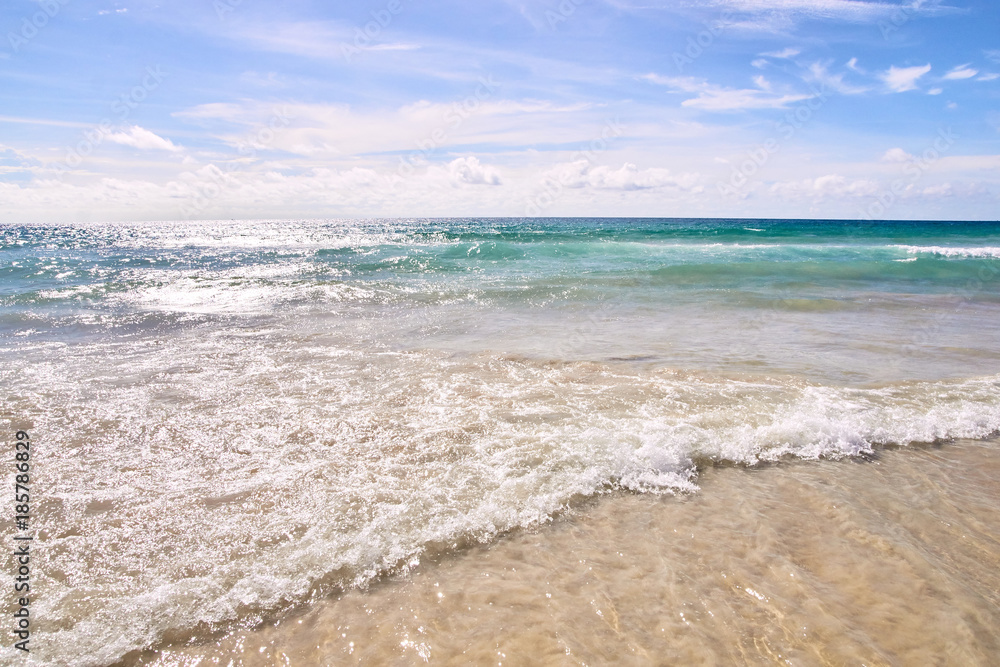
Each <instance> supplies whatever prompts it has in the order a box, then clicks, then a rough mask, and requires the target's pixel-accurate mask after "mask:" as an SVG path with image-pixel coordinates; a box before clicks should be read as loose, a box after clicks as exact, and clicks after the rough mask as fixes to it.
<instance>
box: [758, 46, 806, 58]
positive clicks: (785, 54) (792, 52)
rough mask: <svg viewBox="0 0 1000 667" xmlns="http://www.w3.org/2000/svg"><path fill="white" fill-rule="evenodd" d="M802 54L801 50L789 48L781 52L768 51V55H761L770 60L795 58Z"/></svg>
mask: <svg viewBox="0 0 1000 667" xmlns="http://www.w3.org/2000/svg"><path fill="white" fill-rule="evenodd" d="M800 53H802V51H801V50H799V49H795V48H792V47H788V48H785V49H782V50H781V51H768V52H767V53H762V54H760V55H762V56H767V57H769V58H794V57H795V56H797V55H799V54H800Z"/></svg>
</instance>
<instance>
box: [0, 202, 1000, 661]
mask: <svg viewBox="0 0 1000 667" xmlns="http://www.w3.org/2000/svg"><path fill="white" fill-rule="evenodd" d="M998 288H1000V224H998V223H990V222H968V223H965V222H867V221H814V220H674V219H670V220H664V219H532V220H523V219H449V220H361V221H359V220H350V221H349V220H329V221H264V222H261V221H216V222H164V223H135V224H106V225H72V226H3V227H0V341H2V342H0V355H2V356H0V396H3V406H2V413H0V421H2V423H3V424H4V425H5V426H4V428H5V429H6V431H7V432H8V435H9V436H10V437H9V438H7V439H8V440H11V439H12V438H13V432H14V430H15V429H26V430H28V431H30V434H31V439H32V446H33V448H34V451H33V453H32V457H33V458H32V465H33V469H32V471H33V486H34V490H33V512H34V516H33V517H32V522H33V525H32V528H33V529H34V530H35V531H36V533H35V541H34V543H33V549H34V554H35V558H36V559H37V560H35V561H34V562H33V575H32V576H33V582H32V591H33V593H34V595H35V598H34V599H33V601H32V613H33V614H34V615H35V618H36V619H40V620H38V622H37V624H36V625H35V626H34V627H35V630H34V632H33V635H32V642H33V645H34V647H35V649H34V650H33V652H32V655H33V656H34V657H35V659H36V660H37V661H39V663H42V664H65V663H69V664H80V665H98V664H107V663H110V662H114V661H116V660H119V659H122V658H123V657H125V656H128V655H134V654H135V652H137V651H140V650H142V649H146V648H150V647H153V648H155V647H158V646H164V645H168V644H170V643H171V642H184V641H187V640H189V639H192V638H195V639H197V638H198V637H207V636H214V635H215V634H217V633H220V632H221V633H225V632H226V631H227V630H229V629H232V628H236V627H247V626H252V625H254V624H255V623H258V622H260V621H261V620H262V619H272V618H276V617H277V618H280V617H281V615H282V614H284V613H288V612H289V611H290V610H296V609H302V608H303V605H308V603H309V601H310V600H315V599H318V598H321V597H323V596H325V595H328V594H329V593H330V592H331V591H344V590H357V589H361V588H364V587H365V586H367V585H369V584H370V583H371V582H373V581H376V580H379V579H380V578H384V577H385V576H387V575H388V574H392V573H398V572H400V571H404V570H406V569H407V568H412V567H413V566H414V565H416V564H418V563H419V562H420V561H421V559H427V558H428V557H434V558H439V557H442V556H447V554H449V553H456V552H459V551H461V550H462V549H464V548H466V547H467V546H469V545H471V544H478V543H490V542H491V541H493V540H495V539H496V538H497V537H498V536H500V535H503V534H505V533H507V532H509V531H511V530H512V529H517V528H524V527H530V526H537V525H540V524H545V523H547V522H549V521H551V519H552V518H553V517H555V516H558V515H559V513H560V512H562V511H564V510H565V509H566V508H568V507H572V506H573V505H574V504H575V503H579V502H581V501H585V500H586V499H588V498H592V497H595V496H598V495H602V494H609V493H622V492H624V493H635V494H676V493H683V494H689V493H697V492H698V483H699V471H700V470H704V469H705V467H706V466H710V465H713V464H718V463H727V464H728V463H732V464H739V465H745V466H754V465H756V464H759V463H761V462H768V461H780V460H786V459H816V458H841V457H845V456H855V455H861V454H865V453H868V452H871V451H872V450H873V448H878V447H881V446H884V445H909V444H913V443H928V442H939V441H945V440H949V439H953V438H972V439H982V438H988V437H990V436H991V435H995V434H996V433H997V432H998V431H1000V289H998ZM12 529H13V526H5V527H4V530H5V535H8V536H9V533H10V531H11V530H12ZM7 541H9V540H7ZM0 651H2V653H0V657H3V658H4V659H8V658H11V657H12V656H13V655H14V653H13V652H12V651H13V649H11V648H10V647H9V646H7V645H5V647H4V648H3V649H0Z"/></svg>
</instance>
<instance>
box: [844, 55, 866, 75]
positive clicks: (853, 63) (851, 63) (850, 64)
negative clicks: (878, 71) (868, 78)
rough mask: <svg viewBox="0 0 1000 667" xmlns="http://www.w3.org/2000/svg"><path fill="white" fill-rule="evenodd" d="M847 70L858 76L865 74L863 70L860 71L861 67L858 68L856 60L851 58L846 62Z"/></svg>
mask: <svg viewBox="0 0 1000 667" xmlns="http://www.w3.org/2000/svg"><path fill="white" fill-rule="evenodd" d="M847 69H849V70H853V71H855V72H857V73H858V74H866V72H865V71H864V70H863V69H861V67H859V66H858V59H857V58H851V59H850V60H848V61H847Z"/></svg>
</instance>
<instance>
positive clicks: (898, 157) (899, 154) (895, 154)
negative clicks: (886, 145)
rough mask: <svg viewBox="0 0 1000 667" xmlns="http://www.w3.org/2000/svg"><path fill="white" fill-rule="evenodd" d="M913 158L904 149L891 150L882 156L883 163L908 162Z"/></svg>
mask: <svg viewBox="0 0 1000 667" xmlns="http://www.w3.org/2000/svg"><path fill="white" fill-rule="evenodd" d="M912 159H913V156H912V155H910V154H909V153H907V152H906V151H904V150H903V149H902V148H890V149H889V150H887V151H886V152H885V154H884V155H883V156H882V162H908V161H909V160H912Z"/></svg>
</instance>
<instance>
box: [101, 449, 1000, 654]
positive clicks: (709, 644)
mask: <svg viewBox="0 0 1000 667" xmlns="http://www.w3.org/2000/svg"><path fill="white" fill-rule="evenodd" d="M698 483H699V485H700V486H701V491H700V492H698V493H695V494H691V495H679V496H652V495H641V494H619V493H616V494H612V495H609V496H606V497H598V498H594V499H593V500H592V501H588V502H586V503H584V504H583V505H582V506H579V507H576V508H574V509H571V510H569V511H568V512H565V513H564V514H563V515H561V516H560V517H558V518H556V519H555V520H554V521H552V522H550V523H548V524H545V525H542V526H539V527H536V528H534V529H529V530H518V531H515V532H513V533H510V534H507V535H505V536H503V537H502V538H500V539H498V540H497V541H496V542H493V543H491V544H488V545H483V546H476V547H472V548H468V549H465V550H463V551H461V552H458V553H454V554H448V555H444V556H440V557H436V558H428V559H425V560H424V561H423V562H422V563H421V564H420V565H419V566H417V567H416V568H414V569H413V570H412V571H411V572H409V573H406V574H396V575H393V576H390V577H387V578H384V579H382V580H380V581H378V582H376V583H374V584H372V585H371V586H370V587H368V588H367V589H365V590H350V591H346V592H344V593H343V594H341V595H339V596H337V597H331V598H327V599H322V600H318V601H316V602H314V603H312V604H310V605H309V607H308V608H304V609H301V610H296V611H293V612H290V613H288V614H285V615H283V616H282V618H281V619H279V620H278V621H277V622H275V623H269V624H266V625H263V626H261V627H257V628H255V629H250V630H237V631H234V632H231V633H230V634H229V635H227V636H225V637H222V638H218V637H215V638H211V639H209V638H206V640H204V641H203V642H201V643H197V642H195V643H193V644H190V645H188V646H183V647H178V646H174V647H160V648H159V650H156V651H146V652H144V653H143V654H142V655H141V656H136V655H135V654H133V655H132V656H131V657H130V658H128V659H126V660H125V661H123V662H122V663H120V664H126V665H137V664H159V665H166V664H170V665H194V664H198V663H199V662H203V661H208V662H209V663H213V664H214V662H215V661H216V660H218V659H222V658H232V659H235V660H236V662H235V664H241V665H272V664H286V662H285V660H286V659H287V660H289V661H290V662H289V663H287V664H306V663H310V664H354V663H367V664H375V663H378V664H413V663H419V662H424V661H425V660H427V661H429V662H430V663H432V664H462V663H470V662H472V663H476V664H486V663H488V662H492V661H494V660H496V661H497V662H498V663H500V664H525V663H526V661H528V662H534V663H536V664H537V663H539V662H541V663H545V664H595V663H597V664H600V663H607V662H608V661H615V662H618V663H619V664H650V663H656V662H663V661H666V662H690V661H698V662H702V663H704V664H727V663H732V662H734V661H736V662H740V663H744V664H766V663H775V662H785V661H790V662H791V664H800V663H803V662H805V663H811V664H826V663H831V664H843V663H848V662H864V663H866V664H895V663H899V662H902V663H910V662H913V661H919V662H925V663H934V662H935V661H944V662H955V661H958V662H961V663H962V664H969V665H975V664H983V665H986V664H989V663H990V661H991V659H995V658H996V656H998V655H1000V631H998V630H997V629H996V628H1000V574H998V573H1000V543H998V541H997V539H996V538H995V537H992V536H994V535H1000V507H998V506H997V505H996V503H995V499H996V498H997V497H1000V439H996V438H994V439H992V440H986V441H969V440H959V441H954V442H951V443H947V444H942V445H913V446H910V447H898V448H887V449H880V450H877V451H876V454H875V456H874V457H871V460H858V459H844V460H840V461H797V462H782V463H779V464H772V465H766V466H760V467H755V468H741V467H736V466H713V467H708V468H705V469H703V470H701V471H700V475H699V479H698ZM991 503H992V504H991Z"/></svg>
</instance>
